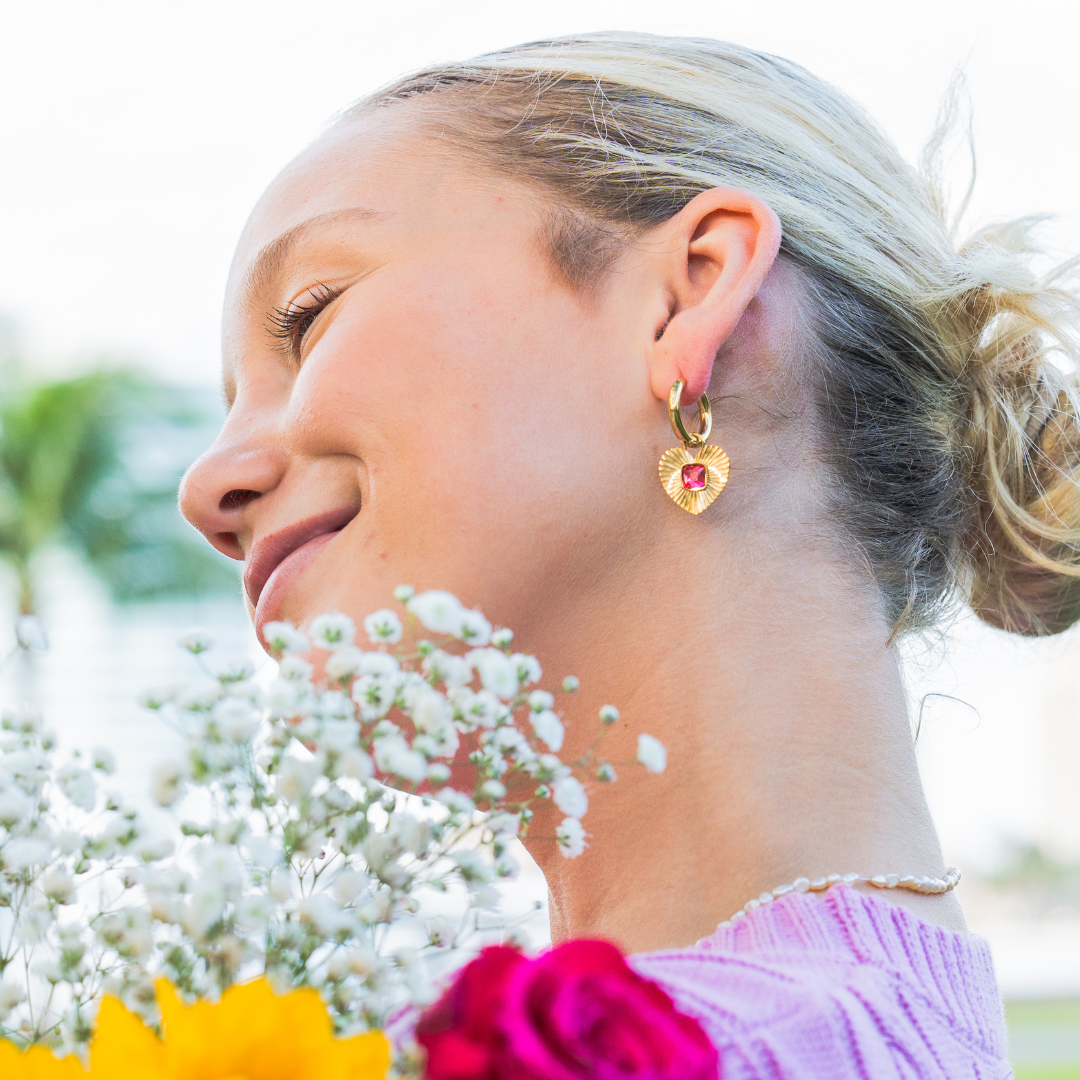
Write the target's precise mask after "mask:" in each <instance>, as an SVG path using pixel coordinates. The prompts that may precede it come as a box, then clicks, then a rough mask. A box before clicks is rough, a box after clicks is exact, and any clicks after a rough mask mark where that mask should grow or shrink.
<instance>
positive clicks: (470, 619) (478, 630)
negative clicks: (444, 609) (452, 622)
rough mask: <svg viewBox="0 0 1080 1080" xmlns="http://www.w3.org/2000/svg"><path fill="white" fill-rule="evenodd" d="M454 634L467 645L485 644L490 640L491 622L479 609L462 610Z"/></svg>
mask: <svg viewBox="0 0 1080 1080" xmlns="http://www.w3.org/2000/svg"><path fill="white" fill-rule="evenodd" d="M455 636H456V637H459V638H461V640H462V641H464V642H465V643H466V644H468V645H486V644H487V643H488V642H489V641H491V623H489V622H488V621H487V619H485V618H484V616H483V615H481V614H480V612H479V611H469V610H467V609H466V610H463V611H462V612H461V622H460V625H459V626H458V629H457V630H456V631H455Z"/></svg>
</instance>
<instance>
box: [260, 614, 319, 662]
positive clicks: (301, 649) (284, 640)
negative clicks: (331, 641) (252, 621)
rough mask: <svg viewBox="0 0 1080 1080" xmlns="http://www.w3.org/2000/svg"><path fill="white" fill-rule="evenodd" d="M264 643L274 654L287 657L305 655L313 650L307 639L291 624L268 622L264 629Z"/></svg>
mask: <svg viewBox="0 0 1080 1080" xmlns="http://www.w3.org/2000/svg"><path fill="white" fill-rule="evenodd" d="M263 641H265V642H266V644H267V645H268V646H269V647H270V649H271V650H272V651H273V652H279V653H283V654H284V655H286V656H289V655H292V654H295V653H305V652H307V651H308V649H310V648H311V642H309V641H308V639H307V637H306V636H305V635H304V634H302V633H300V631H299V630H297V629H296V627H295V626H293V624H292V623H289V622H268V623H267V624H266V625H265V626H264V627H263Z"/></svg>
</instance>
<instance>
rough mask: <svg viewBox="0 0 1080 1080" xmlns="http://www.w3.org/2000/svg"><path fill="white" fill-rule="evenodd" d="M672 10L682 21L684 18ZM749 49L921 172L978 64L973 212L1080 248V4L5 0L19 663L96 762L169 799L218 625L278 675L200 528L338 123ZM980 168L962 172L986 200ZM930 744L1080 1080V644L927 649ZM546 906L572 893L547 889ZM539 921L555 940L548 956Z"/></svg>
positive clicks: (1003, 963) (7, 466)
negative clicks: (563, 40) (304, 161)
mask: <svg viewBox="0 0 1080 1080" xmlns="http://www.w3.org/2000/svg"><path fill="white" fill-rule="evenodd" d="M659 8H663V9H664V11H663V13H658V9H659ZM599 29H620V30H647V31H652V32H656V33H666V34H692V35H700V36H709V37H720V38H727V39H730V40H733V41H737V42H740V43H743V44H746V45H750V46H753V47H756V48H761V49H765V50H767V51H770V52H775V53H779V54H781V55H784V56H787V57H789V58H791V59H793V60H796V61H798V62H800V63H802V64H804V65H805V66H807V67H808V68H810V69H811V70H813V71H814V72H815V73H817V74H818V75H820V76H823V77H824V78H826V79H828V80H830V81H832V82H833V83H835V84H837V85H839V86H840V87H841V88H843V89H844V90H846V91H847V92H848V93H850V94H851V95H852V96H854V97H855V98H856V99H857V100H859V101H860V102H862V104H863V105H865V106H866V108H867V109H868V110H869V111H870V112H871V113H872V114H873V115H874V116H875V117H876V118H877V119H878V120H879V122H880V123H881V124H882V126H883V127H884V128H885V129H886V130H887V131H888V132H889V133H890V134H891V135H892V137H893V138H894V139H895V140H896V142H897V143H898V144H899V146H900V148H901V149H902V150H903V152H904V153H905V154H906V155H907V156H908V157H909V158H910V159H914V158H916V157H917V155H918V152H919V150H920V148H921V145H922V143H923V141H924V140H925V138H926V136H927V135H928V133H929V131H930V129H931V127H932V125H933V121H934V117H935V113H936V111H937V107H938V103H939V101H940V99H941V96H942V94H943V92H944V91H945V88H946V86H947V84H948V83H949V80H950V79H951V78H952V76H953V74H954V73H955V72H956V71H957V70H958V69H963V70H964V72H965V73H966V76H967V86H968V92H969V95H970V99H971V103H972V107H973V117H974V132H975V138H976V146H977V153H978V184H977V187H976V191H975V198H974V201H973V203H972V207H971V211H970V213H969V219H968V221H969V225H971V226H974V225H977V224H979V223H983V222H986V221H990V220H994V219H997V218H1001V217H1005V216H1013V215H1020V214H1028V213H1046V214H1049V215H1053V219H1052V220H1051V221H1049V222H1048V223H1047V226H1046V233H1045V235H1046V238H1047V243H1048V246H1049V247H1050V248H1051V250H1052V251H1053V252H1056V253H1059V254H1069V253H1073V252H1078V251H1080V191H1078V189H1077V181H1076V178H1077V175H1078V172H1080V170H1078V165H1080V141H1078V140H1077V137H1076V136H1077V120H1076V104H1077V84H1076V75H1075V71H1076V66H1075V48H1076V42H1077V31H1078V29H1080V16H1078V15H1077V14H1076V13H1075V9H1074V8H1073V7H1072V6H1071V5H1066V4H1064V3H1060V2H1050V0H1029V3H1027V4H1025V5H1024V8H1023V13H1022V17H1021V16H1020V15H1019V14H1018V12H1017V9H1016V6H1015V4H1011V3H1010V4H1006V3H1002V2H999V0H983V2H979V3H968V2H960V0H937V2H925V0H910V2H908V3H906V4H904V5H871V4H867V3H866V2H865V0H860V2H857V3H854V2H853V3H845V2H840V0H821V2H820V3H818V4H816V5H808V4H805V3H791V2H788V0H764V2H761V3H757V4H753V5H749V4H745V3H724V2H717V0H683V2H682V3H681V4H679V5H677V6H676V5H656V4H655V3H644V2H642V0H620V2H618V3H611V2H607V0H573V2H570V0H545V2H544V3H541V4H524V3H522V4H507V3H505V0H499V2H490V3H489V2H484V0H462V2H457V3H455V2H450V0H444V2H441V3H434V2H432V0H415V2H414V3H412V4H409V5H405V4H394V5H389V4H385V3H380V4H376V3H371V2H367V0H352V2H344V0H321V2H320V3H319V4H315V5H296V4H288V3H283V2H281V0H259V2H257V3H256V2H249V0H185V2H184V3H183V4H180V3H168V2H163V3H156V4H146V3H143V2H130V3H129V2H125V0H99V2H98V3H96V4H93V5H88V4H85V3H82V2H79V0H49V2H48V3H44V4H33V5H31V4H16V3H14V2H13V0H8V2H6V3H5V4H4V5H3V20H2V23H0V40H2V44H3V55H4V63H3V65H2V68H0V93H2V96H3V100H4V102H5V104H6V108H5V116H4V128H3V139H2V143H0V161H2V164H3V167H2V168H0V650H2V651H5V652H6V651H7V650H8V649H9V648H10V647H11V646H12V645H13V644H14V630H13V629H5V628H12V627H13V626H14V620H15V617H16V615H18V614H19V613H20V612H22V613H35V614H37V615H39V616H40V617H41V618H42V620H43V621H44V624H45V627H46V629H47V632H48V634H49V637H50V645H51V647H50V648H49V649H48V650H47V651H43V652H42V651H36V650H35V651H30V652H26V651H24V652H21V653H20V654H19V656H18V657H17V661H18V662H17V663H15V664H13V665H10V666H9V668H7V669H5V674H4V680H3V685H2V686H0V698H2V700H3V701H4V702H5V703H10V702H11V701H13V700H18V699H26V698H31V699H36V700H37V701H38V702H40V704H41V705H42V706H43V708H44V709H45V710H46V712H47V713H48V716H49V720H50V723H51V724H52V726H53V727H55V728H56V729H57V730H58V731H59V732H60V735H61V741H62V743H63V744H64V745H66V746H69V747H74V746H83V747H87V746H90V745H94V744H107V745H109V746H110V747H112V748H113V750H114V752H115V753H116V755H117V757H118V759H119V766H120V767H119V771H118V773H117V775H116V777H115V781H116V784H117V785H118V786H119V787H121V788H123V789H125V791H126V793H127V794H129V796H131V797H134V798H141V797H143V796H144V793H145V790H146V786H147V776H148V772H149V770H150V769H151V768H152V766H153V764H154V763H155V761H156V758H157V757H158V755H159V754H161V753H163V751H164V749H165V748H166V746H167V743H168V740H169V738H170V736H169V734H168V732H167V731H165V730H164V729H163V728H162V727H161V726H160V725H159V723H158V721H157V720H156V719H154V718H153V717H152V716H150V715H149V714H144V713H142V712H140V710H139V708H138V706H137V705H136V704H135V699H136V696H137V694H138V692H139V690H140V689H141V688H142V687H143V686H144V685H148V684H158V683H161V682H163V681H168V680H169V679H172V678H176V677H183V676H184V675H185V674H187V672H188V668H187V665H186V664H185V663H184V658H183V657H182V656H181V655H180V653H179V652H178V650H176V649H175V648H174V647H173V641H174V639H175V637H176V634H177V633H178V632H179V631H180V630H181V629H183V628H185V627H187V626H189V625H191V624H201V625H205V626H208V627H210V628H211V629H212V630H213V631H214V633H215V634H216V636H217V638H218V640H219V642H220V644H221V646H222V647H223V648H224V649H226V650H227V651H229V652H235V653H247V654H250V655H252V656H254V657H260V656H261V653H260V651H259V649H258V646H257V644H256V642H255V641H254V637H253V635H252V633H251V631H250V628H249V627H248V625H247V622H246V618H245V616H244V612H243V609H242V607H241V603H240V599H239V590H238V585H237V575H236V571H235V569H234V568H233V567H231V566H230V565H228V564H227V563H226V561H225V560H221V559H218V558H217V557H216V556H214V555H213V554H212V553H210V552H208V551H206V550H205V549H204V548H203V547H202V546H200V544H199V543H198V538H197V537H196V536H195V535H194V533H192V532H191V530H190V529H188V527H187V526H186V525H184V523H183V522H182V521H181V520H180V518H179V516H178V515H177V513H176V510H175V489H176V483H177V480H178V477H179V475H180V473H181V471H182V470H183V468H184V467H185V466H186V464H187V463H188V462H190V461H191V460H192V459H193V458H194V457H195V456H197V455H198V453H200V452H201V450H202V449H203V448H204V447H205V446H206V445H208V444H209V442H210V441H211V440H212V438H213V435H214V432H215V430H216V428H217V425H218V424H219V423H220V420H221V415H222V408H221V404H220V397H219V393H218V389H217V378H218V375H217V369H218V362H219V351H218V326H219V307H220V297H221V293H222V289H223V285H224V281H225V276H226V272H227V269H228V264H229V259H230V257H231V253H232V249H233V246H234V244H235V242H236V239H237V237H238V234H239V232H240V229H241V227H242V226H243V223H244V220H245V217H246V215H247V213H248V211H249V210H250V208H251V206H252V205H253V203H254V202H255V200H256V199H257V197H258V196H259V194H260V192H261V190H262V189H263V188H264V187H265V186H266V184H267V183H268V182H269V181H270V179H271V178H272V177H273V175H274V174H275V172H276V171H277V170H278V169H280V168H281V167H282V165H284V163H285V162H286V161H288V159H289V158H290V157H291V156H292V155H293V154H294V153H296V152H297V151H298V150H299V149H300V148H301V147H302V146H303V145H304V144H305V143H306V142H307V141H308V140H309V139H310V138H311V137H312V136H313V135H314V134H315V133H316V132H317V131H318V130H319V128H320V126H321V125H322V124H323V123H324V122H325V121H326V120H327V119H328V118H329V117H330V116H331V115H332V114H333V113H334V112H335V111H336V110H338V109H340V108H342V107H343V106H344V105H346V104H347V103H348V102H349V101H351V100H352V99H353V98H355V97H357V96H359V95H360V94H362V93H364V92H366V91H368V90H370V89H373V88H374V87H376V86H378V85H379V84H381V83H383V82H385V81H387V80H389V79H390V78H391V77H393V76H395V75H397V74H399V73H400V72H402V71H404V70H407V69H409V68H413V67H417V66H419V65H422V64H425V63H429V62H431V61H435V60H441V59H458V58H461V57H464V56H468V55H470V54H473V53H477V52H481V51H484V50H487V49H492V48H497V47H499V46H503V45H508V44H512V43H515V42H520V41H525V40H532V39H536V38H540V37H544V36H550V35H554V34H565V33H572V32H575V31H584V30H599ZM968 166H969V163H968V162H967V161H966V159H964V158H963V157H962V156H961V157H960V158H959V159H958V160H957V162H956V164H955V170H954V178H955V182H956V185H957V187H959V186H961V184H962V182H963V179H964V177H965V175H966V170H967V168H968ZM906 663H907V672H908V682H909V687H910V691H911V699H912V714H913V717H917V716H919V715H920V713H921V724H920V729H919V737H918V751H919V757H920V761H921V763H922V767H923V772H924V779H925V783H926V787H927V790H928V794H929V797H930V802H931V805H932V808H933V810H934V812H935V815H936V817H937V821H938V825H939V827H940V830H941V834H942V839H943V841H944V844H945V849H946V857H947V858H948V859H949V861H950V862H953V863H955V864H956V865H958V866H959V867H960V868H961V870H962V871H963V873H964V881H963V884H962V886H961V894H962V900H963V903H964V906H965V909H966V910H967V913H968V918H969V921H970V923H971V925H972V927H973V929H975V930H976V931H977V932H979V933H982V934H984V935H986V936H987V937H989V938H990V940H991V942H992V944H993V946H994V950H995V956H996V962H997V965H998V971H999V975H1000V978H1001V982H1002V986H1003V989H1004V991H1005V994H1006V997H1007V999H1008V1016H1009V1022H1010V1031H1011V1040H1012V1053H1013V1058H1014V1061H1015V1063H1016V1065H1017V1075H1018V1076H1019V1077H1021V1078H1022V1080H1023V1078H1027V1080H1036V1078H1041V1080H1051V1078H1056V1080H1065V1078H1067V1077H1072V1078H1080V636H1078V635H1077V634H1066V635H1062V636H1061V637H1059V638H1055V639H1051V640H1047V641H1040V642H1027V641H1017V640H1013V639H1010V638H1009V637H1008V636H1007V635H1003V634H1000V633H997V632H995V631H992V630H990V629H989V628H986V627H983V626H981V625H980V624H978V623H977V621H976V620H974V619H971V618H966V619H965V618H961V619H960V620H959V621H958V622H957V623H956V624H955V625H953V626H950V627H949V628H948V629H947V630H946V631H943V632H942V633H940V634H938V635H937V636H935V637H934V638H932V639H920V640H917V641H913V642H910V643H908V645H907V647H906ZM520 889H521V893H522V895H523V896H524V895H525V894H534V895H536V896H537V897H539V898H541V899H543V898H544V897H543V885H542V881H541V880H540V879H539V877H538V875H537V874H536V873H531V874H527V875H526V876H525V878H524V880H523V881H522V883H521V886H520ZM543 935H544V928H543V924H542V923H540V922H538V923H537V924H536V931H535V936H536V943H537V944H540V943H541V942H542V940H543Z"/></svg>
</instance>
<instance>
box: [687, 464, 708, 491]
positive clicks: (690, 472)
mask: <svg viewBox="0 0 1080 1080" xmlns="http://www.w3.org/2000/svg"><path fill="white" fill-rule="evenodd" d="M682 486H683V487H684V488H686V490H687V491H698V490H699V489H700V488H703V487H704V486H705V466H704V465H699V464H697V463H693V464H690V465H684V466H683V467H682Z"/></svg>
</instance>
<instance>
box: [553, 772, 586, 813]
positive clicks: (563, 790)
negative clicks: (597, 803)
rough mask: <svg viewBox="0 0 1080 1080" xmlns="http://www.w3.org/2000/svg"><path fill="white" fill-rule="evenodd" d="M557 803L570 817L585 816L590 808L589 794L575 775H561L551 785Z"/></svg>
mask: <svg viewBox="0 0 1080 1080" xmlns="http://www.w3.org/2000/svg"><path fill="white" fill-rule="evenodd" d="M551 794H552V798H554V800H555V805H556V806H557V807H558V808H559V809H560V810H561V811H562V812H563V813H564V814H568V815H569V816H570V817H575V818H579V817H584V816H585V812H586V811H587V810H588V809H589V796H588V795H586V794H585V789H584V788H583V787H582V786H581V781H580V780H578V779H577V778H576V777H573V776H560V777H559V779H558V780H556V781H555V783H554V784H552V785H551Z"/></svg>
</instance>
